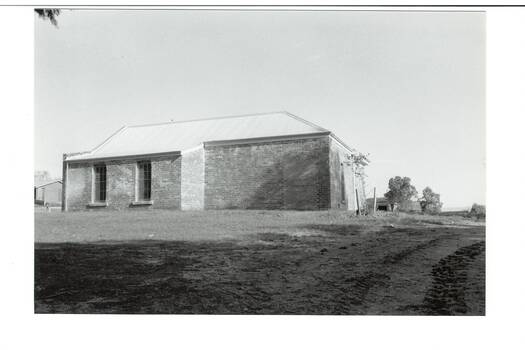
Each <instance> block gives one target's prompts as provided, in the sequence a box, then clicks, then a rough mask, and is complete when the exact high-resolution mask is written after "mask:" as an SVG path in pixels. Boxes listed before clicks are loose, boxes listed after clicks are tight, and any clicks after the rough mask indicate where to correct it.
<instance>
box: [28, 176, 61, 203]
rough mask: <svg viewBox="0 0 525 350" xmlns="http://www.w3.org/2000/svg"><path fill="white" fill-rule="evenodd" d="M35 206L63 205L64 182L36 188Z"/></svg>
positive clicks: (49, 183) (46, 184)
mask: <svg viewBox="0 0 525 350" xmlns="http://www.w3.org/2000/svg"><path fill="white" fill-rule="evenodd" d="M34 193H35V204H39V205H46V206H51V207H53V206H61V205H62V181H61V180H55V181H51V182H48V183H45V184H41V185H38V186H35V188H34Z"/></svg>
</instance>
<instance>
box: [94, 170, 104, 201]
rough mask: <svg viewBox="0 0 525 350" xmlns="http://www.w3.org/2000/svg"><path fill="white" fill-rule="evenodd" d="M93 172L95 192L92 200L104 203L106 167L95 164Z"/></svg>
mask: <svg viewBox="0 0 525 350" xmlns="http://www.w3.org/2000/svg"><path fill="white" fill-rule="evenodd" d="M94 172H95V181H94V182H95V183H94V185H95V191H94V200H95V202H105V201H106V165H105V164H96V165H95V167H94Z"/></svg>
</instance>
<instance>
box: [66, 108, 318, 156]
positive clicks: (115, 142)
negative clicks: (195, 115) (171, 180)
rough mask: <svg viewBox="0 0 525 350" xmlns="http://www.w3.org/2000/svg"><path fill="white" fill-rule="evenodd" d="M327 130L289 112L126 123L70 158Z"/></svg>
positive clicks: (152, 151) (141, 152)
mask: <svg viewBox="0 0 525 350" xmlns="http://www.w3.org/2000/svg"><path fill="white" fill-rule="evenodd" d="M320 132H327V130H326V129H323V128H321V127H319V126H317V125H315V124H313V123H310V122H308V121H306V120H304V119H302V118H299V117H297V116H294V115H292V114H290V113H288V112H274V113H265V114H252V115H242V116H230V117H219V118H210V119H197V120H188V121H178V122H168V123H161V124H148V125H137V126H125V127H123V128H121V129H120V130H118V131H117V132H116V133H115V134H113V135H112V136H111V137H110V138H109V139H107V140H106V141H104V142H103V143H102V144H101V145H99V146H97V147H95V148H94V149H93V150H92V151H90V152H85V153H77V154H70V155H69V156H67V160H83V159H98V158H110V157H122V156H129V155H145V154H155V153H165V152H176V151H184V150H187V149H191V148H194V147H197V146H199V145H201V144H202V143H203V142H209V141H228V140H240V139H252V138H264V137H282V136H288V135H290V136H291V135H303V134H305V135H306V134H313V133H320Z"/></svg>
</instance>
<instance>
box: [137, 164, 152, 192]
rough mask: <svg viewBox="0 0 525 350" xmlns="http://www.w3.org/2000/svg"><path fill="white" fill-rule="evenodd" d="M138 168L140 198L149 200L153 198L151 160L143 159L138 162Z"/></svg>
mask: <svg viewBox="0 0 525 350" xmlns="http://www.w3.org/2000/svg"><path fill="white" fill-rule="evenodd" d="M137 168H138V176H137V180H138V187H137V191H138V193H137V194H138V196H137V197H138V200H139V201H149V200H151V162H150V161H149V160H148V161H142V162H139V163H138V164H137Z"/></svg>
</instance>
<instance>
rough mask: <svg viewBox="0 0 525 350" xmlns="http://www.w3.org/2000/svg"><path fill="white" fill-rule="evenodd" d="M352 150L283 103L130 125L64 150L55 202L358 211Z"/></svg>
mask: <svg viewBox="0 0 525 350" xmlns="http://www.w3.org/2000/svg"><path fill="white" fill-rule="evenodd" d="M352 154H356V151H355V150H354V149H352V148H350V147H348V146H347V145H345V144H344V143H343V142H342V141H341V140H339V139H338V138H337V137H336V136H335V135H334V134H333V133H332V132H330V131H328V130H326V129H323V128H321V127H319V126H317V125H314V124H312V123H310V122H308V121H306V120H304V119H301V118H299V117H296V116H294V115H292V114H290V113H287V112H277V113H267V114H254V115H244V116H233V117H221V118H212V119H200V120H190V121H182V122H169V123H162V124H149V125H139V126H128V127H123V128H121V129H120V130H118V131H117V132H116V133H115V134H113V135H112V136H111V137H110V138H108V139H107V140H106V141H104V142H103V143H102V144H100V145H99V146H97V147H95V148H94V149H93V150H92V151H89V152H81V153H71V154H65V155H64V161H63V191H62V196H63V201H62V209H63V210H85V209H94V208H97V209H98V210H100V209H104V208H106V209H125V208H134V207H151V208H165V209H182V210H199V209H226V208H239V209H301V210H320V209H331V208H337V209H346V210H356V209H357V206H356V203H357V200H356V192H358V193H360V194H359V197H360V198H365V196H364V183H363V181H360V175H359V174H357V172H355V171H354V168H355V167H356V165H355V164H353V163H352V162H350V161H348V156H351V155H352ZM356 190H357V191H356ZM361 202H363V204H365V203H366V200H365V201H361ZM365 205H366V204H365Z"/></svg>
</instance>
